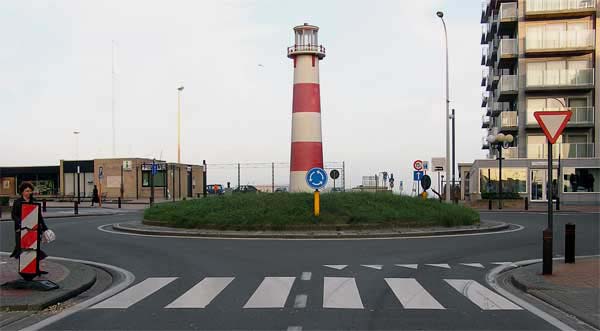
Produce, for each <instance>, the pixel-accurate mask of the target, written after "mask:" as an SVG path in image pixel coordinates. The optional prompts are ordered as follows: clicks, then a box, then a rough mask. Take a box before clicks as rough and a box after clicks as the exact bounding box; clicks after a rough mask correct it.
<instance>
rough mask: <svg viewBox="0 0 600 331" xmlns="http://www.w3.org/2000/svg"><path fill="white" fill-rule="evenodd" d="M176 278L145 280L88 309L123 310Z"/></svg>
mask: <svg viewBox="0 0 600 331" xmlns="http://www.w3.org/2000/svg"><path fill="white" fill-rule="evenodd" d="M175 279H177V277H151V278H147V279H145V280H144V281H142V282H141V283H138V284H136V285H134V286H132V287H130V288H128V289H126V290H125V291H123V292H121V293H119V294H117V295H115V296H113V297H111V298H109V299H106V300H104V301H103V302H100V303H99V304H97V305H95V306H93V307H91V308H90V309H103V308H111V309H124V308H129V307H130V306H132V305H133V304H135V303H137V302H139V301H141V300H143V299H144V298H146V297H147V296H149V295H151V294H153V293H154V292H156V291H158V290H160V289H161V288H163V287H164V286H166V285H168V284H169V283H171V282H172V281H174V280H175Z"/></svg>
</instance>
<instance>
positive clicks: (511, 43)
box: [499, 39, 519, 57]
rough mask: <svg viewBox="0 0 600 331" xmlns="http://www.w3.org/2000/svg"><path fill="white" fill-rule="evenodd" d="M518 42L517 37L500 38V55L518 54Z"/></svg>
mask: <svg viewBox="0 0 600 331" xmlns="http://www.w3.org/2000/svg"><path fill="white" fill-rule="evenodd" d="M518 45H519V44H518V42H517V39H500V47H499V52H500V57H503V56H517V54H518V50H517V48H518Z"/></svg>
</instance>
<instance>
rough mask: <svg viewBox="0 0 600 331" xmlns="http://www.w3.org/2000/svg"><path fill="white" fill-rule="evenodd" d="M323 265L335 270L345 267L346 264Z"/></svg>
mask: <svg viewBox="0 0 600 331" xmlns="http://www.w3.org/2000/svg"><path fill="white" fill-rule="evenodd" d="M323 266H324V267H327V268H332V269H336V270H342V269H344V268H346V267H347V266H348V265H347V264H324V265H323Z"/></svg>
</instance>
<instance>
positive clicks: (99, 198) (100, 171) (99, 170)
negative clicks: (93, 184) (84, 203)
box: [92, 167, 104, 208]
mask: <svg viewBox="0 0 600 331" xmlns="http://www.w3.org/2000/svg"><path fill="white" fill-rule="evenodd" d="M103 178H104V168H103V167H98V184H99V185H98V206H100V208H102V179H103ZM92 199H93V197H92Z"/></svg>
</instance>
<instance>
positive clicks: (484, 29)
mask: <svg viewBox="0 0 600 331" xmlns="http://www.w3.org/2000/svg"><path fill="white" fill-rule="evenodd" d="M487 31H488V24H483V25H482V26H481V44H482V45H487V43H488V40H487Z"/></svg>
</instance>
